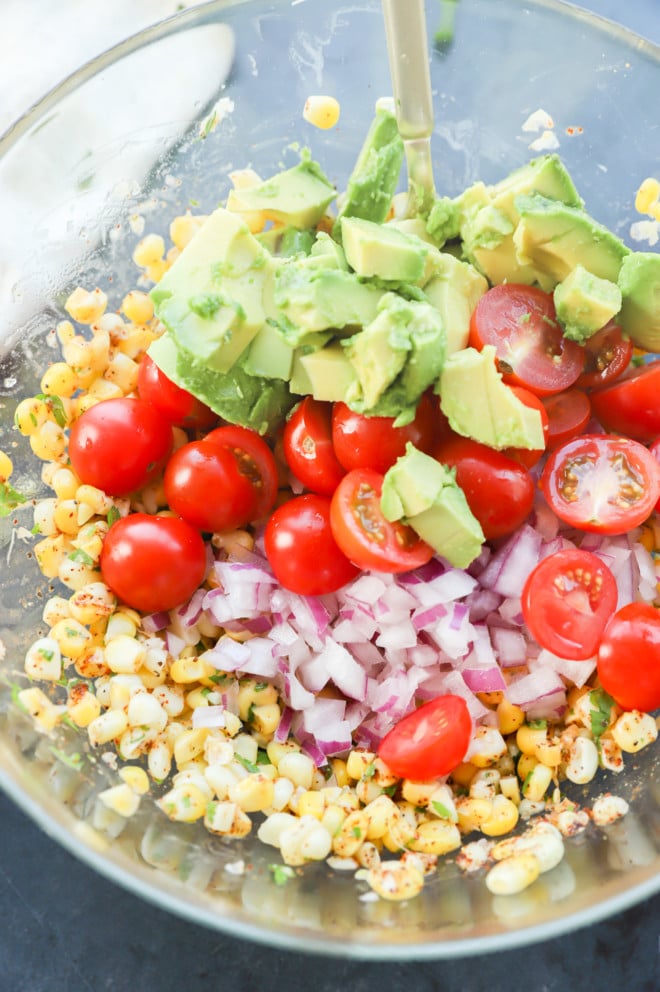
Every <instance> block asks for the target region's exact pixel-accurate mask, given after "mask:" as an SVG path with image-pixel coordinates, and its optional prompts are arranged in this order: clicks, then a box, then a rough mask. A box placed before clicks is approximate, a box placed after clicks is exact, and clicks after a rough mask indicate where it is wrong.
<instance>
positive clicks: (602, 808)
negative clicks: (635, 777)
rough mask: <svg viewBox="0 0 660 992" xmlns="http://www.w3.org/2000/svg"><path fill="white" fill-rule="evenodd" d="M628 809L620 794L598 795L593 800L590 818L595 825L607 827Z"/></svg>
mask: <svg viewBox="0 0 660 992" xmlns="http://www.w3.org/2000/svg"><path fill="white" fill-rule="evenodd" d="M629 809H630V807H629V805H628V803H627V802H626V800H625V799H623V797H622V796H612V795H609V794H606V795H604V796H598V798H597V799H596V800H595V801H594V804H593V806H592V807H591V818H592V820H593V822H594V823H595V824H596V826H597V827H608V826H610V825H611V824H612V823H615V822H616V821H617V820H620V819H621V817H622V816H625V815H626V813H627V812H628V810H629Z"/></svg>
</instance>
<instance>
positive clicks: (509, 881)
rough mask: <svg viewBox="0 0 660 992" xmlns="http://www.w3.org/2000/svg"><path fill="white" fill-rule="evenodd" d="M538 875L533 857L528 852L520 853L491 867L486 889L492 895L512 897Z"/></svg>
mask: <svg viewBox="0 0 660 992" xmlns="http://www.w3.org/2000/svg"><path fill="white" fill-rule="evenodd" d="M539 874H540V867H539V862H538V860H537V859H536V858H535V856H534V855H533V854H531V853H530V852H529V851H521V852H520V853H519V854H514V855H512V856H511V857H510V858H504V859H503V860H502V861H498V862H497V864H496V865H493V867H492V868H491V869H490V871H489V872H488V874H487V875H486V887H487V889H488V891H489V892H492V893H493V895H498V896H512V895H515V894H516V893H518V892H522V891H523V890H524V889H526V888H528V886H530V885H532V883H533V882H535V881H536V879H537V878H538V877H539Z"/></svg>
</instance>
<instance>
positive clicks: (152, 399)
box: [137, 355, 218, 430]
mask: <svg viewBox="0 0 660 992" xmlns="http://www.w3.org/2000/svg"><path fill="white" fill-rule="evenodd" d="M137 389H138V394H139V396H140V398H141V399H143V400H146V401H147V403H151V405H152V406H154V407H155V408H156V409H157V410H158V411H159V412H160V413H161V414H162V415H163V417H165V418H166V419H167V420H169V422H170V423H171V424H173V425H174V426H175V427H184V428H189V429H191V430H209V429H210V428H211V427H213V426H214V424H217V422H218V415H217V414H216V413H214V412H213V410H211V409H210V407H208V406H206V405H205V404H204V403H202V402H201V400H198V399H197V397H196V396H193V395H192V393H189V392H188V391H187V390H185V389H182V388H181V386H177V385H176V383H174V382H172V380H171V379H169V378H168V377H167V376H166V375H165V373H164V372H163V371H162V370H161V369H160V368H159V367H158V366H157V365H156V363H155V362H154V360H153V358H151V357H150V356H149V355H145V356H144V358H143V359H142V361H141V362H140V366H139V368H138V383H137Z"/></svg>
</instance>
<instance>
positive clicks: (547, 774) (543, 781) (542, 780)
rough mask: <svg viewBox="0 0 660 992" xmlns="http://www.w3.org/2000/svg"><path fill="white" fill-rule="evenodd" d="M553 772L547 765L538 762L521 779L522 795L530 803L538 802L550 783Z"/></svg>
mask: <svg viewBox="0 0 660 992" xmlns="http://www.w3.org/2000/svg"><path fill="white" fill-rule="evenodd" d="M553 776H554V772H553V770H552V768H548V766H547V765H542V764H541V763H540V762H538V763H537V764H536V765H535V766H534V768H532V770H531V771H530V772H529V773H528V774H527V775H526V776H525V778H524V779H522V780H521V781H522V790H521V791H522V794H523V796H524V797H525V799H528V800H529V801H530V802H532V803H538V802H540V801H541V800H542V799H543V797H544V796H545V794H546V792H547V791H548V788H549V786H550V784H551V782H552V779H553Z"/></svg>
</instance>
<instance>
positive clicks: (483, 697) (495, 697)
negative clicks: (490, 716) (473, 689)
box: [476, 689, 503, 708]
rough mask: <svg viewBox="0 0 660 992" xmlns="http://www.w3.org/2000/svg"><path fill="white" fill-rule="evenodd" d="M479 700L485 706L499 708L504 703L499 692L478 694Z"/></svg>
mask: <svg viewBox="0 0 660 992" xmlns="http://www.w3.org/2000/svg"><path fill="white" fill-rule="evenodd" d="M476 695H477V699H478V700H479V701H480V702H482V703H483V704H484V706H490V707H491V708H492V707H497V706H499V704H500V703H501V701H502V698H503V694H502V692H501V691H500V690H499V689H498V690H493V692H478V693H477V694H476Z"/></svg>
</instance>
